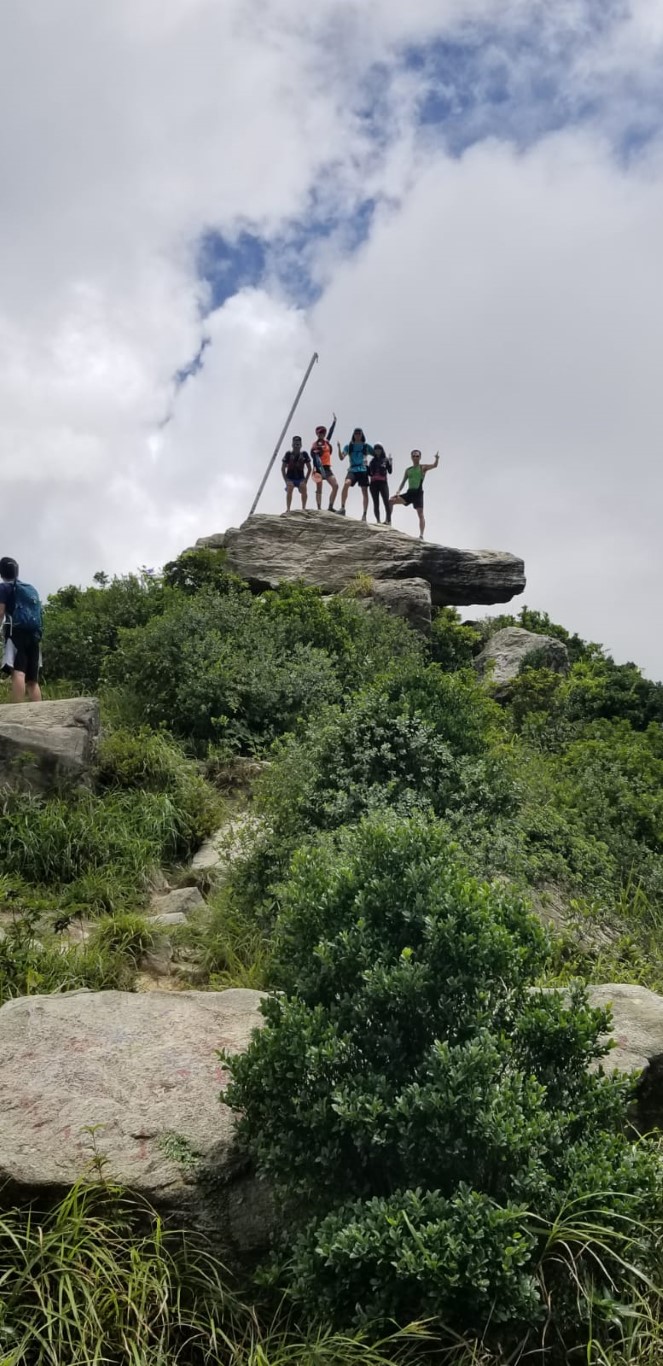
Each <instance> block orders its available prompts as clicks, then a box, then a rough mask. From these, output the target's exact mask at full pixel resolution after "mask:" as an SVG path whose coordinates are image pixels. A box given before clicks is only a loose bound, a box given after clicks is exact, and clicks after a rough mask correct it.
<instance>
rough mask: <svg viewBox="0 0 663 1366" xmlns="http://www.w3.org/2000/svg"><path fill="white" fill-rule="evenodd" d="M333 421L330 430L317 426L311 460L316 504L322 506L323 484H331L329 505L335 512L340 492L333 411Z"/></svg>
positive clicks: (333, 415)
mask: <svg viewBox="0 0 663 1366" xmlns="http://www.w3.org/2000/svg"><path fill="white" fill-rule="evenodd" d="M332 417H333V422H332V424H331V427H330V428H329V431H327V428H326V427H316V429H315V441H314V442H313V445H312V446H311V460H312V462H313V482H314V484H315V504H316V507H317V508H321V507H322V485H323V483H327V484H328V485H329V506H328V509H327V510H328V512H335V511H336V508H335V507H334V501H335V499H336V494H337V493H338V480H337V478H336V475H335V474H334V471H333V469H332V445H331V439H332V437H333V435H334V429H335V427H336V413H332Z"/></svg>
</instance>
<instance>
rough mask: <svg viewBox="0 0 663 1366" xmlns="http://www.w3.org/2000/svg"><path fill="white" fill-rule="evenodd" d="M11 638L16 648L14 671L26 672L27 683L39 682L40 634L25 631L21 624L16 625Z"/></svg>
mask: <svg viewBox="0 0 663 1366" xmlns="http://www.w3.org/2000/svg"><path fill="white" fill-rule="evenodd" d="M11 638H12V642H13V645H14V648H15V650H16V658H15V660H14V672H15V673H19V674H25V681H26V683H38V682H39V656H40V654H41V641H40V639H39V636H35V635H33V633H32V631H23V630H22V629H21V627H20V626H15V627H14V629H13V631H12V637H11Z"/></svg>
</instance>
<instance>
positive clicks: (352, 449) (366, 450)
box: [338, 427, 373, 522]
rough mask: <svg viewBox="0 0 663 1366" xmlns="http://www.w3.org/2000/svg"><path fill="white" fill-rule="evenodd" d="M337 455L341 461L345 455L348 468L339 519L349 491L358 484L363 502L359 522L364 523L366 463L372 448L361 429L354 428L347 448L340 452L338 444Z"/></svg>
mask: <svg viewBox="0 0 663 1366" xmlns="http://www.w3.org/2000/svg"><path fill="white" fill-rule="evenodd" d="M338 454H339V457H340V459H341V460H345V457H346V455H347V457H348V461H349V466H350V468H349V469H348V473H347V478H346V480H345V483H344V485H343V493H342V495H341V506H340V509H339V511H340V514H341V517H345V504H346V503H347V501H348V494H349V492H350V489H352V488H354V486H355V484H358V485H359V488H360V489H361V495H362V498H363V502H364V511H363V513H362V518H361V520H362V522H365V521H366V514H367V512H368V467H367V464H366V461H367V458H368V456H369V455H372V454H373V447H372V446H369V444H368V441H367V440H366V437H365V436H364V433H363V431H362V429H361V427H355V429H354V431H353V433H352V440H351V441H348V444H347V446H344V447H343V450H341V445H340V442H339V443H338Z"/></svg>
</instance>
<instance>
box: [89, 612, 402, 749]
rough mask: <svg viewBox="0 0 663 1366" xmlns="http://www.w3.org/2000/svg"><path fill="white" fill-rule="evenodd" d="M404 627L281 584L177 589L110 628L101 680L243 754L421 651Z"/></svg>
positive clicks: (173, 724)
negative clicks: (127, 627)
mask: <svg viewBox="0 0 663 1366" xmlns="http://www.w3.org/2000/svg"><path fill="white" fill-rule="evenodd" d="M422 649H423V646H422V644H421V642H420V641H418V640H417V639H416V637H415V635H414V632H411V631H406V630H404V628H403V626H402V623H398V622H396V621H394V620H393V619H392V618H389V617H388V615H387V614H386V613H382V612H375V613H373V614H371V620H370V621H369V620H368V619H367V617H366V613H365V612H364V611H362V609H361V608H360V607H358V606H357V605H356V604H354V603H350V602H345V603H343V602H340V601H338V600H336V601H334V602H333V603H331V604H327V603H325V602H324V601H323V599H322V597H321V595H320V593H318V592H317V591H316V590H314V589H305V588H303V587H300V586H297V585H295V586H292V585H290V586H285V587H283V588H282V589H279V590H278V592H275V593H265V594H263V595H262V596H261V597H254V596H252V594H251V593H249V591H248V589H245V588H233V589H232V590H230V591H229V592H227V593H226V594H225V595H224V596H219V595H218V594H216V593H213V592H212V591H211V590H207V591H205V592H200V593H198V594H196V595H195V596H193V597H186V596H185V595H181V596H178V597H177V598H176V599H174V600H173V603H172V605H171V607H170V609H169V611H168V612H167V613H166V614H164V616H163V617H161V618H154V619H153V620H152V621H150V622H149V623H148V624H147V625H146V626H144V627H143V628H141V629H138V630H134V631H125V632H121V634H120V644H119V647H118V649H117V650H116V651H115V653H114V654H113V655H110V656H109V657H108V659H107V665H106V670H105V678H106V682H107V683H108V684H110V685H111V687H114V688H119V687H121V686H129V687H130V688H131V690H132V691H134V692H135V693H136V694H137V696H138V698H139V699H140V707H141V714H142V719H143V721H145V722H147V723H148V724H149V725H151V726H157V727H159V726H165V727H167V728H168V729H169V730H170V731H172V733H173V734H174V735H177V736H180V737H182V738H185V739H187V740H189V741H193V742H195V743H196V744H197V745H198V747H199V748H201V747H202V746H204V747H207V745H208V744H209V743H211V744H213V745H218V744H219V743H223V742H226V743H227V744H228V745H229V746H230V748H231V749H235V750H236V751H240V750H241V751H243V752H246V753H251V752H254V751H256V750H260V749H262V748H264V747H265V745H267V744H269V743H271V741H272V740H273V739H274V738H275V737H276V736H279V735H283V734H285V733H286V732H288V731H292V730H294V729H295V727H296V726H297V724H298V721H299V719H300V718H302V717H306V716H308V715H309V714H311V713H315V712H316V710H321V711H322V710H324V708H325V707H326V706H327V705H328V704H329V702H330V701H331V700H332V699H335V698H338V697H340V696H342V695H343V693H344V691H345V690H346V689H349V688H351V687H353V686H356V683H357V681H361V680H363V679H365V678H367V677H372V676H373V675H374V674H375V673H376V672H378V671H380V670H381V669H384V668H386V667H387V665H388V663H389V662H390V661H391V660H392V659H393V658H394V657H398V656H400V655H403V656H405V657H408V658H412V659H419V658H420V657H421V652H422Z"/></svg>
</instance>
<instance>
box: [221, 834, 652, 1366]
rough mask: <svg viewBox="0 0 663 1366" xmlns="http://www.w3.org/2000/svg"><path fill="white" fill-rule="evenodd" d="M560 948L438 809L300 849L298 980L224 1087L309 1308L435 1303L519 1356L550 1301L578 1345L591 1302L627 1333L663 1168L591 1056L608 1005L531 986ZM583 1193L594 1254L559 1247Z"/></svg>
mask: <svg viewBox="0 0 663 1366" xmlns="http://www.w3.org/2000/svg"><path fill="white" fill-rule="evenodd" d="M546 944H547V941H546V939H545V936H544V934H543V931H542V930H541V928H540V926H539V925H538V922H536V921H535V920H534V918H533V917H532V916H530V915H529V913H528V912H527V910H526V909H525V907H524V905H523V904H522V903H521V901H520V900H519V899H518V898H517V897H516V896H514V894H513V893H509V892H508V891H506V890H505V889H497V888H496V887H489V886H485V885H483V886H482V885H481V884H478V883H477V882H475V881H474V880H473V879H472V878H470V877H469V876H468V875H467V873H466V871H465V868H464V866H463V864H462V863H459V862H458V861H457V860H456V858H455V857H454V855H453V853H452V852H451V851H450V850H449V847H448V844H447V842H446V839H445V837H444V834H443V832H441V831H440V829H439V828H438V827H437V826H436V825H435V824H426V823H425V822H423V821H419V820H409V821H398V820H394V819H393V818H391V819H388V818H383V819H377V818H373V819H371V820H369V821H367V822H365V823H364V824H362V825H361V826H360V827H359V828H355V829H353V830H345V831H342V832H341V833H340V834H339V835H338V836H337V837H335V838H334V837H327V838H326V839H323V840H319V841H318V842H317V843H316V844H315V845H314V846H309V847H307V848H305V849H304V850H302V851H301V852H300V853H298V854H297V855H296V857H295V860H294V862H293V867H292V872H291V876H290V878H289V879H288V881H287V882H286V884H285V886H284V888H283V889H282V893H281V913H280V916H279V919H278V922H277V929H276V939H275V980H276V982H277V984H278V985H280V986H281V987H282V989H283V990H284V992H285V995H282V996H277V997H274V998H272V999H271V1000H270V1001H268V1002H267V1004H266V1006H265V1014H266V1017H267V1023H266V1026H265V1028H264V1029H263V1030H262V1031H261V1032H260V1033H259V1034H258V1035H256V1037H255V1038H254V1041H253V1043H252V1044H251V1046H250V1048H249V1051H248V1053H247V1054H246V1055H245V1056H244V1057H241V1058H238V1059H234V1060H231V1061H230V1066H231V1069H232V1074H233V1081H232V1083H231V1086H230V1089H229V1091H228V1092H227V1093H226V1096H225V1099H227V1100H229V1101H230V1103H231V1104H232V1105H233V1106H234V1107H236V1108H237V1110H238V1111H240V1112H241V1118H240V1134H241V1139H242V1142H243V1143H244V1145H245V1147H246V1149H247V1151H248V1152H250V1153H251V1155H252V1156H253V1158H254V1159H255V1161H256V1162H257V1164H258V1169H259V1171H260V1172H261V1173H262V1174H263V1175H264V1176H265V1177H266V1178H267V1179H268V1180H269V1181H270V1183H271V1184H272V1186H273V1188H274V1190H275V1192H276V1196H277V1201H278V1208H279V1212H280V1219H281V1229H282V1233H283V1243H282V1252H281V1255H280V1256H279V1257H278V1258H277V1271H278V1275H279V1277H280V1280H281V1283H283V1284H285V1285H286V1286H287V1287H288V1289H289V1291H290V1292H291V1293H292V1295H293V1296H294V1297H295V1299H296V1301H297V1302H298V1303H300V1304H301V1305H302V1306H303V1307H304V1309H305V1310H306V1311H307V1312H314V1311H315V1312H319V1311H320V1309H322V1310H323V1311H324V1312H325V1313H327V1314H328V1315H329V1316H330V1318H331V1319H332V1321H333V1322H336V1323H339V1324H344V1325H347V1324H348V1323H349V1322H354V1323H357V1322H364V1321H373V1322H375V1321H376V1320H377V1321H378V1322H381V1323H383V1324H387V1323H391V1322H393V1321H396V1322H398V1323H406V1322H408V1321H409V1320H411V1319H419V1320H420V1319H422V1318H431V1317H432V1318H434V1320H435V1323H436V1325H437V1330H438V1332H439V1333H440V1335H441V1336H442V1337H444V1335H445V1333H446V1332H453V1333H461V1334H466V1335H468V1336H470V1337H472V1336H474V1335H475V1334H477V1333H478V1334H481V1333H482V1332H483V1334H484V1337H485V1341H486V1342H487V1343H492V1344H493V1345H495V1346H496V1347H499V1348H503V1349H504V1350H505V1351H510V1350H512V1349H513V1348H515V1346H516V1344H518V1343H522V1342H526V1343H527V1344H528V1345H529V1344H530V1343H531V1342H533V1341H534V1340H535V1337H536V1334H537V1333H539V1334H540V1332H541V1330H542V1328H543V1325H544V1324H545V1321H546V1318H547V1316H548V1314H549V1313H551V1314H552V1315H553V1318H554V1324H555V1333H556V1334H557V1338H558V1341H559V1351H558V1359H559V1360H566V1356H565V1352H566V1349H567V1347H568V1346H571V1345H573V1346H575V1345H576V1344H577V1343H578V1342H580V1341H582V1340H583V1336H582V1335H583V1334H584V1335H585V1339H586V1336H587V1331H588V1329H587V1316H588V1315H589V1313H590V1308H589V1303H590V1300H591V1313H592V1315H593V1316H594V1321H593V1328H592V1331H593V1332H594V1334H595V1335H596V1336H597V1337H599V1336H602V1337H603V1339H604V1340H605V1341H607V1340H609V1337H610V1331H611V1330H610V1319H611V1315H612V1307H611V1306H612V1301H613V1300H614V1298H615V1295H619V1294H622V1293H623V1295H624V1296H626V1295H628V1293H629V1286H630V1284H632V1283H634V1282H637V1280H638V1278H644V1277H645V1276H646V1275H647V1274H648V1273H650V1272H651V1271H653V1269H654V1266H655V1261H656V1250H657V1230H658V1228H660V1219H661V1214H662V1212H663V1204H662V1196H663V1189H662V1183H661V1175H660V1169H659V1167H658V1163H657V1159H656V1155H655V1151H654V1150H652V1149H650V1148H649V1146H648V1145H646V1144H642V1143H641V1144H637V1143H633V1142H632V1141H631V1140H630V1139H629V1137H628V1136H627V1134H626V1132H625V1128H624V1125H625V1119H626V1113H627V1104H628V1100H629V1097H630V1093H631V1086H630V1084H629V1083H628V1082H626V1081H624V1080H623V1079H617V1078H616V1077H614V1076H609V1077H607V1076H604V1075H602V1074H601V1073H600V1072H599V1073H598V1074H592V1073H589V1072H588V1070H587V1067H588V1063H589V1062H590V1061H591V1060H592V1059H595V1058H600V1057H601V1056H602V1054H603V1052H604V1051H605V1050H604V1048H603V1046H602V1045H601V1044H600V1042H599V1039H600V1035H601V1034H602V1032H603V1031H604V1030H605V1028H606V1024H607V1019H606V1016H605V1013H604V1012H600V1011H594V1010H591V1009H589V1008H588V1006H587V1004H586V1002H585V1000H584V998H583V996H582V993H581V992H580V991H579V990H578V991H576V992H575V993H574V994H573V997H572V999H571V1001H570V1002H569V1003H568V1004H567V1003H565V1001H564V1000H563V999H562V998H560V996H559V995H558V994H557V993H554V992H553V993H546V992H542V991H533V990H532V989H531V983H532V982H533V981H534V980H535V978H536V976H537V974H538V973H539V972H540V970H541V968H542V966H543V964H544V961H545V954H546ZM564 1210H567V1211H571V1212H572V1213H573V1214H574V1217H575V1228H576V1234H575V1235H573V1234H572V1233H571V1232H570V1231H569V1245H570V1246H571V1245H573V1247H574V1252H573V1257H572V1259H571V1260H570V1261H569V1263H568V1264H567V1263H565V1262H564V1259H563V1258H561V1257H560V1258H558V1259H557V1260H556V1261H555V1262H554V1264H553V1260H552V1258H550V1259H549V1254H550V1247H551V1244H552V1242H554V1238H553V1234H552V1230H553V1229H554V1228H555V1227H556V1225H557V1221H558V1220H559V1218H560V1217H561V1212H562V1211H564ZM571 1223H572V1220H570V1221H569V1226H570V1224H571ZM581 1226H583V1227H585V1229H586V1230H590V1229H591V1232H589V1233H588V1234H587V1236H586V1238H585V1240H584V1243H583V1238H582V1236H581V1235H580V1234H579V1233H578V1229H580V1228H581ZM574 1237H575V1241H574ZM622 1256H623V1261H622ZM627 1262H628V1263H629V1264H630V1267H631V1270H628V1269H627V1267H626V1265H625V1263H627ZM641 1283H644V1282H643V1281H641Z"/></svg>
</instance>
